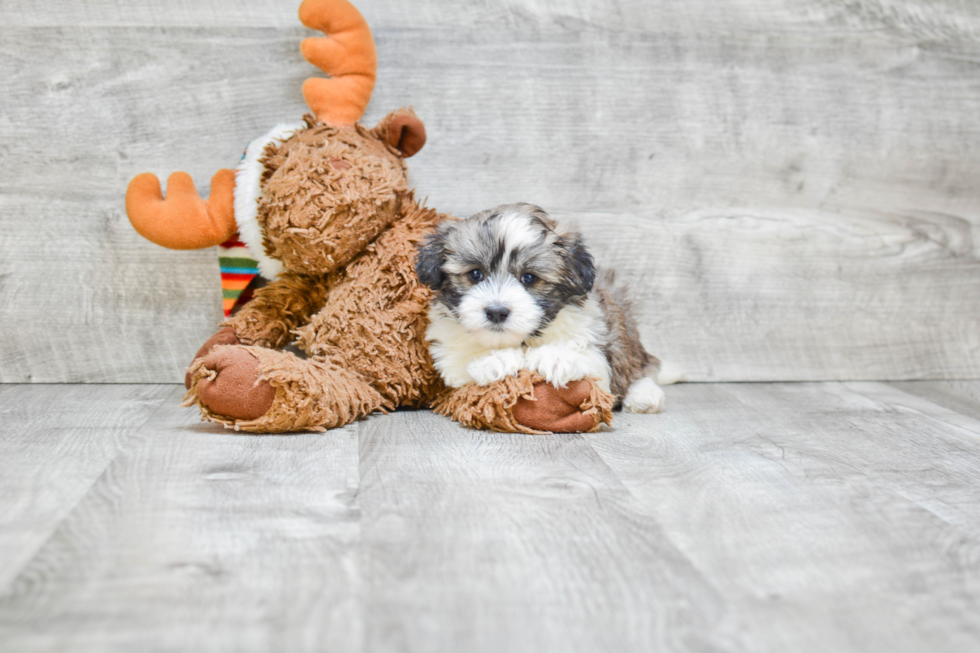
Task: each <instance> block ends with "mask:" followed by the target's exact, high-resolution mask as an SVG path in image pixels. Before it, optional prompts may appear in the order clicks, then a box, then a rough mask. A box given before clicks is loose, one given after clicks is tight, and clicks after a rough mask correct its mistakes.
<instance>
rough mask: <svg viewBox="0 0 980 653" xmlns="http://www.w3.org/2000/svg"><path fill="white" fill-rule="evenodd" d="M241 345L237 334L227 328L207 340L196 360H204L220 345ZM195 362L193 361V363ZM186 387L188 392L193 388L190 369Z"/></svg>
mask: <svg viewBox="0 0 980 653" xmlns="http://www.w3.org/2000/svg"><path fill="white" fill-rule="evenodd" d="M237 344H240V343H239V341H238V336H237V335H236V334H235V330H234V329H232V328H231V327H225V328H223V329H221V330H219V331H218V332H217V333H216V334H214V335H213V336H211V337H210V338H208V339H207V342H205V343H204V344H203V345H202V346H201V348H200V349H198V350H197V353H196V354H194V360H197V359H198V358H204V357H205V356H207V355H208V354H209V353H210V352H211V350H212V349H214V348H215V347H217V346H218V345H237ZM192 362H193V361H192ZM184 387H185V388H187V389H188V390H189V389H190V387H191V372H190V370H189V369H188V370H187V373H186V374H184Z"/></svg>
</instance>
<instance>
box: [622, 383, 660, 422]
mask: <svg viewBox="0 0 980 653" xmlns="http://www.w3.org/2000/svg"><path fill="white" fill-rule="evenodd" d="M666 398H667V397H666V395H664V391H663V390H662V389H661V387H660V386H659V385H657V383H656V382H655V381H654V380H653V379H651V378H649V377H646V378H642V379H640V380H639V381H636V382H634V383H633V385H631V386H630V389H629V390H628V391H627V392H626V398H625V399H623V409H624V410H626V411H627V412H630V413H659V412H660V411H662V410H663V409H664V401H665V400H666Z"/></svg>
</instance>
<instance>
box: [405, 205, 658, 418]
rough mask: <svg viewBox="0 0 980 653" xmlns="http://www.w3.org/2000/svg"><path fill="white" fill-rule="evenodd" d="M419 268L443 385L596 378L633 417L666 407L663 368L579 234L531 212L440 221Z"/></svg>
mask: <svg viewBox="0 0 980 653" xmlns="http://www.w3.org/2000/svg"><path fill="white" fill-rule="evenodd" d="M415 270H416V272H417V273H418V276H419V279H420V281H421V282H422V283H424V284H425V285H427V286H428V287H430V288H432V289H433V290H434V291H435V292H434V293H433V298H432V302H431V305H430V308H429V320H430V323H429V328H428V331H427V332H426V339H427V340H428V341H429V342H430V352H431V354H432V360H433V362H434V363H435V367H436V370H438V371H439V373H440V374H441V375H442V378H443V380H444V381H445V382H446V384H447V385H449V386H452V387H456V388H458V387H461V386H464V385H466V384H469V383H476V384H479V385H487V384H489V383H492V382H494V381H498V380H500V379H502V378H504V377H506V376H513V375H516V374H517V372H518V371H519V370H521V369H528V370H532V371H536V372H538V373H540V374H541V375H542V376H543V377H545V379H547V380H548V381H549V382H550V383H552V384H554V385H555V386H558V387H564V386H565V385H566V384H567V383H569V382H570V381H576V380H578V379H583V378H588V377H591V378H595V379H597V381H598V384H599V386H600V387H601V388H602V389H604V390H606V391H607V392H610V393H611V394H613V395H614V396H615V397H616V398H617V401H618V402H621V403H622V406H623V407H624V408H625V409H626V410H628V411H631V412H639V413H656V412H659V411H660V410H661V409H662V408H663V405H664V393H663V390H661V389H660V387H659V386H658V385H657V383H656V380H655V379H656V375H657V372H658V370H659V368H660V361H659V360H657V359H656V358H655V357H654V356H651V355H650V354H649V353H647V351H646V350H645V349H644V348H643V345H642V344H641V343H640V339H639V333H638V330H637V328H636V321H635V319H634V318H633V316H632V315H631V314H630V306H629V302H628V301H627V300H626V299H625V297H624V296H623V294H622V292H621V291H620V290H618V289H616V288H614V287H613V276H612V274H610V273H604V274H599V275H598V279H597V275H596V269H595V263H594V262H593V259H592V255H591V254H589V252H588V250H587V249H586V248H585V245H584V244H583V242H582V236H581V234H580V233H579V232H578V231H576V230H574V229H572V228H571V227H569V226H567V225H564V224H562V223H560V222H558V221H557V220H555V219H553V218H551V217H550V216H549V215H548V214H547V213H545V212H544V211H543V210H542V209H541V208H539V207H537V206H534V205H531V204H507V205H502V206H498V207H497V208H495V209H490V210H489V211H483V212H482V213H478V214H476V215H474V216H473V217H471V218H468V219H466V220H461V221H450V222H443V223H442V224H440V226H439V228H438V229H437V231H436V232H435V233H433V234H431V235H430V236H429V237H428V238H427V239H426V240H425V241H424V242H423V243H422V245H421V246H420V248H419V252H418V258H417V259H416V265H415Z"/></svg>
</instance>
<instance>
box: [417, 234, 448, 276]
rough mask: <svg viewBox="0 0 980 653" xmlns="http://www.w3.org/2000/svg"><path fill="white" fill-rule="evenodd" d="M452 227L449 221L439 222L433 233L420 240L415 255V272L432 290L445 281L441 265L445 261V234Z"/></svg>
mask: <svg viewBox="0 0 980 653" xmlns="http://www.w3.org/2000/svg"><path fill="white" fill-rule="evenodd" d="M452 228H453V227H452V224H451V223H447V222H443V223H442V224H440V225H439V228H438V229H436V231H435V232H434V233H431V234H429V235H428V236H426V238H425V240H423V241H422V244H421V245H419V251H418V255H417V256H416V257H415V274H417V275H418V276H419V281H421V282H422V283H423V284H425V285H426V286H428V287H429V288H432V289H433V290H439V289H440V288H442V284H444V283H445V282H446V273H445V272H443V271H442V266H443V265H444V264H445V263H446V235H447V234H448V233H449V232H450V231H451V230H452Z"/></svg>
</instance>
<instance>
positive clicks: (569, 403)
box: [514, 380, 596, 433]
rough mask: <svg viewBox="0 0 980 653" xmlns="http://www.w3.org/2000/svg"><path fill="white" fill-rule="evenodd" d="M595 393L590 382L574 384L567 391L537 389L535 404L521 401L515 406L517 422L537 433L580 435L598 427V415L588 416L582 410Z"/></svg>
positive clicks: (544, 386) (548, 386) (549, 387)
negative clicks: (550, 432)
mask: <svg viewBox="0 0 980 653" xmlns="http://www.w3.org/2000/svg"><path fill="white" fill-rule="evenodd" d="M591 390H592V384H591V382H589V381H586V380H581V381H572V382H571V383H569V384H568V387H566V388H556V387H555V386H553V385H552V384H551V383H537V384H535V386H534V400H530V399H519V400H518V401H517V403H516V404H515V405H514V419H516V420H517V421H518V422H520V423H521V424H523V425H524V426H527V427H529V428H532V429H534V430H536V431H553V432H555V433H579V432H584V431H591V430H592V429H593V428H594V427H595V425H596V417H595V416H594V415H586V414H585V413H583V412H582V409H581V408H580V406H581V405H582V403H583V402H584V401H585V400H586V399H588V397H589V394H590V393H591Z"/></svg>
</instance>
